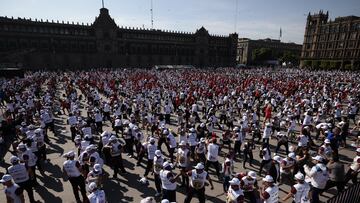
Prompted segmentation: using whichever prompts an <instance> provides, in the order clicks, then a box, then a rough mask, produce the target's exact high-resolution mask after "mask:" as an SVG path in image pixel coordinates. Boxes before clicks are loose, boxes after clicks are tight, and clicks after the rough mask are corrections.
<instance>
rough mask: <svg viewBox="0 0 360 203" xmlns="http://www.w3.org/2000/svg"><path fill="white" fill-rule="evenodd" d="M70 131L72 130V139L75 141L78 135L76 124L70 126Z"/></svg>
mask: <svg viewBox="0 0 360 203" xmlns="http://www.w3.org/2000/svg"><path fill="white" fill-rule="evenodd" d="M70 132H71V141H73V142H74V139H75V137H76V128H75V126H71V127H70Z"/></svg>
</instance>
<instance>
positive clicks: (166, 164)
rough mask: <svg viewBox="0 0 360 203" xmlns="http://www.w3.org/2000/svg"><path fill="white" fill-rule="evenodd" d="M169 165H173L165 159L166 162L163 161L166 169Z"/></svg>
mask: <svg viewBox="0 0 360 203" xmlns="http://www.w3.org/2000/svg"><path fill="white" fill-rule="evenodd" d="M169 166H171V164H170V163H169V162H167V161H165V162H164V163H163V168H164V169H165V168H166V167H169Z"/></svg>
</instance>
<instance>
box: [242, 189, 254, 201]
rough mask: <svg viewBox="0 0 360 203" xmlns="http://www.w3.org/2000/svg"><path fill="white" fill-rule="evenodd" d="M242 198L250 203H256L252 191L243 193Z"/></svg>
mask: <svg viewBox="0 0 360 203" xmlns="http://www.w3.org/2000/svg"><path fill="white" fill-rule="evenodd" d="M244 197H245V198H246V199H248V200H249V202H250V203H256V194H255V192H254V191H248V192H244Z"/></svg>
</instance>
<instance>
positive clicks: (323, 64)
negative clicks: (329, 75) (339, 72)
mask: <svg viewBox="0 0 360 203" xmlns="http://www.w3.org/2000/svg"><path fill="white" fill-rule="evenodd" d="M320 68H321V69H324V70H326V69H329V68H330V62H329V61H325V60H322V61H321V63H320Z"/></svg>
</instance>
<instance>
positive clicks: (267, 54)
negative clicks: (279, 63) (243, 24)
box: [251, 48, 273, 63]
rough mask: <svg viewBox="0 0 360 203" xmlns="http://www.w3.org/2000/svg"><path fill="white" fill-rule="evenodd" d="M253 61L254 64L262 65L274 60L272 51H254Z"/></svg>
mask: <svg viewBox="0 0 360 203" xmlns="http://www.w3.org/2000/svg"><path fill="white" fill-rule="evenodd" d="M251 59H252V61H253V62H254V63H261V62H263V61H266V60H271V59H273V56H272V51H271V49H269V48H260V49H254V50H253V51H252V57H251Z"/></svg>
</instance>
